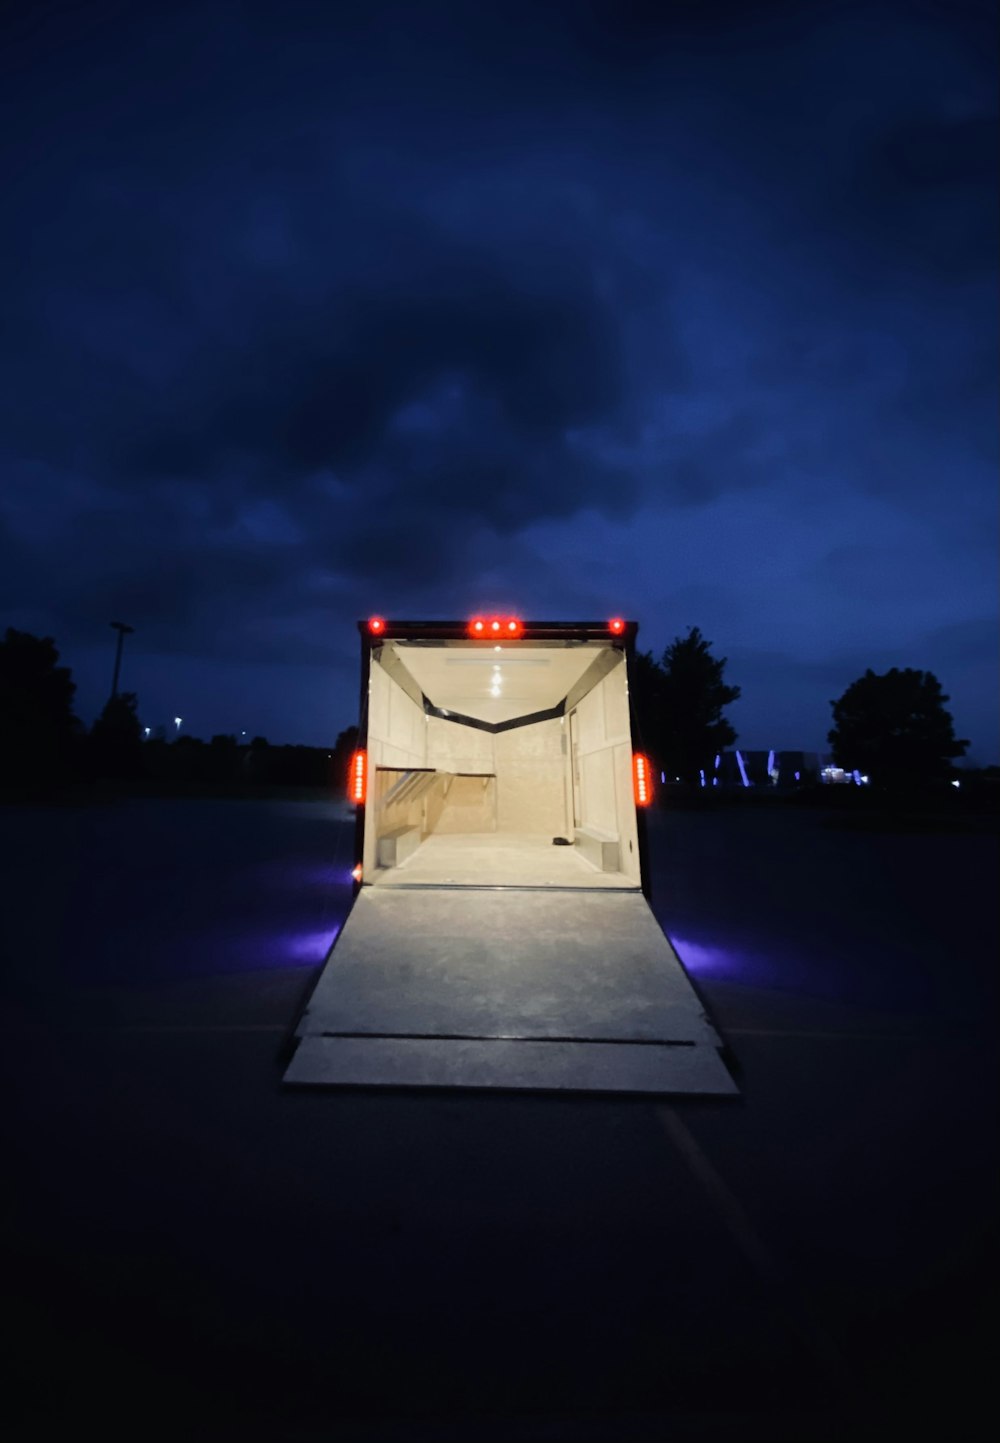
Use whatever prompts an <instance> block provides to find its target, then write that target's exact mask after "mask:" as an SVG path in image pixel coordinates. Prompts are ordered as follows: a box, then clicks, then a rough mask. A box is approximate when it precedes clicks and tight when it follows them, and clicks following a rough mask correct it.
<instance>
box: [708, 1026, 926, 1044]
mask: <svg viewBox="0 0 1000 1443" xmlns="http://www.w3.org/2000/svg"><path fill="white" fill-rule="evenodd" d="M722 1031H724V1032H725V1034H726V1036H727V1037H776V1038H791V1039H795V1038H802V1039H803V1040H805V1041H809V1042H918V1041H921V1040H922V1035H921V1034H920V1033H919V1032H852V1031H849V1030H847V1029H846V1028H845V1029H844V1031H842V1032H836V1031H829V1030H827V1031H823V1032H820V1031H809V1030H808V1029H803V1030H801V1031H800V1030H799V1029H797V1028H794V1027H723V1028H722Z"/></svg>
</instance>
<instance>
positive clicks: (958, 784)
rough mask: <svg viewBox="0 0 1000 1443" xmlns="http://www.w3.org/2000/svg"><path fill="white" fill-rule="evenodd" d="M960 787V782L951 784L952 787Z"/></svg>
mask: <svg viewBox="0 0 1000 1443" xmlns="http://www.w3.org/2000/svg"><path fill="white" fill-rule="evenodd" d="M961 785H962V783H961V782H957V781H956V782H952V786H953V787H960V786H961Z"/></svg>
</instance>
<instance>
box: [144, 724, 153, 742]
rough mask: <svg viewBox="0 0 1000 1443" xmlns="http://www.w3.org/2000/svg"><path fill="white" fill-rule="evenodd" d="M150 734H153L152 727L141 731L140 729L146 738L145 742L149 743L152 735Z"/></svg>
mask: <svg viewBox="0 0 1000 1443" xmlns="http://www.w3.org/2000/svg"><path fill="white" fill-rule="evenodd" d="M152 732H153V728H152V727H143V729H142V734H143V736H144V737H145V738H146V740H147V741H149V738H150V736H151V735H152Z"/></svg>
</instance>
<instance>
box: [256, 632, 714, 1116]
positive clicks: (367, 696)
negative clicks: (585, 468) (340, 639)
mask: <svg viewBox="0 0 1000 1443" xmlns="http://www.w3.org/2000/svg"><path fill="white" fill-rule="evenodd" d="M359 630H360V633H361V717H360V728H359V733H360V734H359V738H358V750H357V752H356V753H355V755H354V757H353V759H352V763H351V773H350V780H349V788H350V797H351V800H352V801H353V803H354V804H355V805H356V808H357V833H356V835H357V851H356V856H357V857H358V858H359V861H358V865H357V866H356V867H355V869H354V877H355V896H354V901H353V904H352V907H351V910H350V912H349V914H348V917H347V920H346V922H345V923H344V926H343V928H342V929H341V932H340V934H339V936H338V938H337V940H336V943H335V945H334V947H333V949H332V950H331V953H330V955H329V957H328V959H327V962H326V966H325V967H324V969H323V971H322V973H321V975H320V977H319V980H318V982H317V984H316V986H315V988H314V989H313V992H312V994H311V996H310V998H309V1001H308V1003H307V1005H306V1008H305V1010H304V1012H303V1015H302V1017H301V1018H300V1020H299V1023H298V1027H297V1029H296V1034H295V1037H296V1047H295V1051H294V1054H293V1056H292V1059H291V1062H290V1065H289V1067H288V1069H287V1071H286V1073H285V1079H284V1080H285V1082H286V1083H289V1084H299V1085H319V1086H337V1087H358V1086H360V1087H372V1086H376V1087H438V1088H439V1087H453V1088H501V1089H503V1088H516V1089H529V1090H537V1091H569V1092H617V1093H661V1094H664V1093H666V1094H674V1093H688V1094H692V1093H693V1094H706V1093H707V1094H735V1093H736V1091H737V1089H736V1086H735V1083H734V1082H733V1079H732V1077H731V1075H730V1073H729V1071H728V1069H727V1068H726V1066H725V1063H724V1061H723V1059H722V1056H721V1046H722V1044H721V1041H720V1038H719V1036H718V1035H717V1033H716V1032H715V1030H714V1029H713V1027H712V1025H711V1023H710V1022H709V1020H708V1018H707V1017H706V1015H705V1011H704V1007H703V1005H702V1003H701V1001H700V999H699V998H698V996H697V994H696V992H695V990H694V988H693V987H692V985H691V983H690V981H689V980H688V977H687V975H686V973H685V972H684V969H683V967H682V966H681V964H680V962H679V960H678V958H677V954H676V953H675V951H674V949H673V947H672V946H671V945H670V942H669V941H668V940H667V938H666V937H665V936H664V934H663V932H662V931H661V929H660V926H659V924H658V923H657V921H656V918H655V917H654V916H653V913H652V911H651V910H650V907H649V904H648V901H647V892H648V868H647V867H646V864H645V840H644V827H643V825H642V822H643V817H642V808H643V807H644V806H646V805H648V803H649V802H650V800H651V799H652V788H653V778H652V776H651V774H650V767H649V763H648V761H647V759H646V758H645V757H644V756H643V755H642V754H641V753H639V752H637V751H636V750H635V748H634V746H633V735H632V732H633V729H632V720H631V711H630V705H629V684H628V678H629V669H630V664H631V661H632V658H633V656H634V649H635V638H636V633H637V630H638V628H637V626H636V624H635V623H634V622H630V621H624V620H622V619H620V618H615V619H613V620H611V621H603V622H581V621H575V622H538V623H535V622H526V621H521V620H520V619H519V618H517V617H511V616H479V617H474V618H473V619H472V621H469V622H464V621H461V622H460V621H455V622H450V621H447V622H446V621H434V622H416V621H387V620H384V619H382V618H381V617H372V618H371V619H370V620H368V621H363V622H360V623H359Z"/></svg>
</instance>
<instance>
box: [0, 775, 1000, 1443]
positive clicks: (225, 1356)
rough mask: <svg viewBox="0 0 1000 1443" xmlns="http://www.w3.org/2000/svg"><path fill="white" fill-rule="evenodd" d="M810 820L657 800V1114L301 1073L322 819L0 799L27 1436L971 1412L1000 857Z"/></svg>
mask: <svg viewBox="0 0 1000 1443" xmlns="http://www.w3.org/2000/svg"><path fill="white" fill-rule="evenodd" d="M827 822H828V819H825V818H824V817H823V816H821V815H819V814H815V813H808V814H806V813H804V812H803V813H792V812H791V811H784V812H781V813H778V812H777V811H771V812H767V813H765V812H764V811H762V810H760V811H757V812H753V813H752V812H751V811H750V810H749V809H745V810H743V811H742V812H739V813H738V814H737V813H736V812H733V813H732V814H726V815H720V816H707V815H704V814H688V815H685V814H679V815H674V816H658V817H657V818H655V819H654V825H653V836H652V856H653V866H654V873H655V879H656V893H655V906H656V910H657V913H658V916H659V917H660V921H661V923H662V924H663V925H664V927H665V929H666V930H667V931H668V933H669V934H670V935H671V937H672V938H673V940H674V941H675V943H676V944H677V946H678V950H679V952H680V955H681V957H682V959H683V960H685V961H686V962H687V964H688V966H689V968H690V970H691V974H692V977H693V979H694V981H695V983H696V985H697V986H698V987H699V989H700V991H701V993H702V995H703V997H704V998H705V1000H706V1002H707V1004H708V1006H709V1008H710V1011H711V1014H712V1017H713V1019H714V1021H715V1022H716V1024H717V1025H718V1026H719V1027H720V1029H721V1031H722V1032H723V1034H724V1036H725V1038H726V1040H727V1043H728V1047H729V1051H730V1055H731V1058H732V1061H733V1066H734V1068H735V1069H736V1074H737V1077H738V1080H739V1083H740V1087H741V1096H740V1098H739V1099H738V1100H735V1101H734V1100H729V1099H723V1100H704V1101H684V1100H676V1101H673V1102H671V1103H670V1104H669V1105H668V1104H664V1103H663V1102H658V1101H651V1100H648V1099H642V1098H636V1099H620V1098H619V1099H602V1098H593V1097H590V1098H565V1097H551V1096H523V1095H504V1094H473V1093H467V1094H461V1093H418V1092H402V1093H377V1092H337V1091H323V1090H316V1091H312V1090H305V1091H299V1090H293V1089H287V1088H283V1087H282V1085H281V1074H282V1069H283V1065H284V1061H285V1059H286V1057H287V1048H288V1038H289V1032H290V1029H291V1028H292V1026H293V1025H294V1023H295V1020H296V1018H297V1015H298V1012H299V1009H300V1007H301V1004H302V1000H303V998H304V996H305V995H306V994H307V992H308V989H309V988H310V986H311V985H312V983H313V981H314V980H315V976H316V973H317V969H318V967H319V966H320V965H321V963H322V960H323V957H324V955H325V952H326V949H327V948H328V946H329V944H330V941H331V940H332V938H333V937H334V936H335V935H336V931H337V928H338V926H339V924H340V921H341V920H342V918H343V915H344V910H345V908H346V906H347V903H348V901H349V897H350V889H349V881H348V873H349V868H350V865H351V862H352V860H353V858H352V857H351V855H350V846H351V839H350V829H349V826H348V825H347V824H346V823H345V822H344V821H343V819H342V818H339V817H338V813H337V809H336V808H332V807H328V806H325V805H324V804H317V803H312V804H307V803H300V804H293V803H284V804H266V803H253V802H215V803H211V802H180V801H171V802H154V801H146V802H126V803H121V804H119V805H117V806H104V807H77V808H48V809H45V808H38V809H7V810H5V811H3V812H0V838H2V841H3V845H4V874H5V879H6V889H5V900H4V906H3V912H2V917H0V923H2V930H0V939H2V945H3V962H4V988H3V1008H2V1013H0V1017H2V1026H3V1034H4V1045H3V1072H4V1081H5V1097H6V1102H5V1107H4V1111H3V1147H4V1156H5V1161H6V1162H7V1165H8V1167H7V1174H8V1181H7V1184H6V1186H5V1188H4V1200H5V1204H6V1218H5V1227H4V1236H5V1244H6V1254H7V1255H6V1258H5V1264H4V1267H5V1278H6V1286H5V1293H6V1303H7V1309H8V1314H9V1318H10V1322H11V1324H12V1326H11V1327H10V1328H8V1330H7V1337H8V1343H7V1345H6V1347H5V1353H6V1362H7V1365H8V1377H9V1381H8V1383H7V1385H6V1387H5V1390H4V1395H3V1401H2V1403H0V1416H2V1415H5V1416H3V1417H2V1422H3V1432H4V1436H5V1437H8V1438H11V1439H17V1440H29V1439H32V1440H34V1439H38V1440H43V1439H45V1440H50V1439H51V1440H58V1439H66V1440H76V1439H80V1440H83V1439H88V1440H89V1439H95V1440H97V1439H100V1440H107V1443H112V1440H119V1439H122V1440H124V1439H130V1440H134V1439H140V1440H144V1439H149V1440H161V1439H163V1440H166V1439H171V1440H172V1439H180V1438H183V1439H188V1440H190V1439H196V1440H200V1439H228V1438H234V1439H236V1438H239V1439H258V1438H259V1439H265V1438H266V1439H269V1440H281V1439H289V1440H303V1443H305V1440H310V1443H311V1440H314V1439H315V1440H319V1439H341V1438H343V1439H352V1440H353V1439H358V1440H382V1439H385V1440H396V1439H399V1440H415V1443H424V1440H438V1439H441V1440H445V1443H448V1440H452V1439H455V1440H458V1439H462V1440H474V1439H485V1440H492V1439H496V1440H507V1439H511V1440H518V1443H519V1440H534V1439H540V1440H560V1443H561V1440H591V1439H605V1438H608V1439H621V1440H623V1443H628V1440H633V1439H634V1440H647V1439H674V1438H676V1439H687V1438H691V1439H712V1440H714V1439H734V1440H751V1439H752V1440H757V1439H760V1440H779V1443H780V1440H784V1439H788V1440H793V1439H794V1440H803V1443H808V1440H817V1443H824V1440H827V1439H831V1440H832V1439H840V1438H858V1437H868V1436H870V1437H881V1438H884V1437H894V1436H899V1435H900V1434H901V1433H902V1432H903V1430H904V1429H906V1430H907V1431H909V1430H911V1429H916V1428H917V1427H918V1426H919V1427H920V1428H921V1429H922V1430H926V1429H927V1428H928V1427H930V1428H933V1429H935V1430H936V1431H938V1432H939V1433H940V1434H941V1435H942V1436H947V1437H948V1438H949V1439H951V1440H962V1439H966V1438H968V1439H973V1438H979V1437H986V1436H992V1432H993V1428H992V1424H993V1423H994V1422H995V1418H992V1417H991V1416H990V1414H991V1412H994V1411H995V1409H993V1408H992V1405H991V1404H989V1401H988V1400H989V1397H990V1393H991V1389H992V1366H993V1364H992V1350H991V1346H990V1344H991V1331H990V1328H989V1327H988V1323H989V1322H990V1319H991V1316H992V1314H993V1312H994V1311H995V1299H996V1292H995V1282H996V1272H995V1259H996V1253H995V1219H996V1215H997V1207H996V1204H997V1169H996V1163H997V1145H996V1137H997V1135H998V1132H1000V1129H998V1128H997V1126H996V1123H997V1117H996V1111H997V1108H996V1103H997V1092H996V1068H995V1059H996V1021H997V1016H996V960H995V959H996V956H997V948H996V944H997V941H998V938H997V916H996V892H995V876H996V870H995V868H996V861H997V840H996V837H995V836H993V835H989V834H986V833H980V834H976V835H965V834H962V833H948V834H935V833H933V832H928V833H927V834H925V835H920V836H912V835H906V836H900V835H897V834H894V833H892V832H879V831H877V830H875V831H872V832H858V833H853V832H849V831H845V830H843V829H842V828H838V827H837V826H830V825H828V824H827ZM984 1407H985V1408H986V1412H985V1413H984V1412H983V1411H982V1410H983V1408H984Z"/></svg>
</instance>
